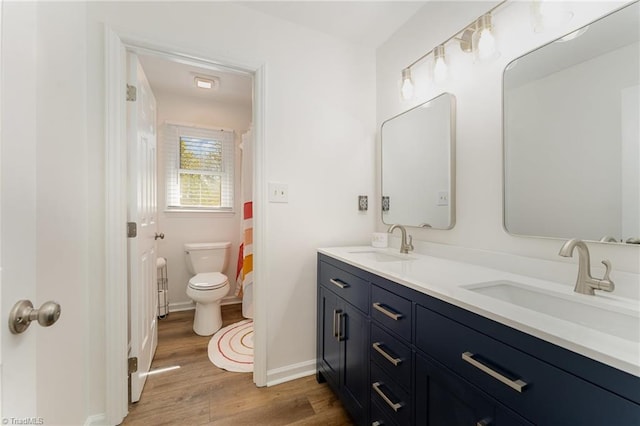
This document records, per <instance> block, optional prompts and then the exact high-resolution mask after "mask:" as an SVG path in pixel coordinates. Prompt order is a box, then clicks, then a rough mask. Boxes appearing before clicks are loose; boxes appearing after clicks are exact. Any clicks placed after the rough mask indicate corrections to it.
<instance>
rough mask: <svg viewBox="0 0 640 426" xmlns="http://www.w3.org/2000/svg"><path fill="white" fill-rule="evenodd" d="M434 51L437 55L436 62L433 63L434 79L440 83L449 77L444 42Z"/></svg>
mask: <svg viewBox="0 0 640 426" xmlns="http://www.w3.org/2000/svg"><path fill="white" fill-rule="evenodd" d="M433 52H434V53H433V55H434V56H435V62H434V64H433V81H435V82H436V83H437V84H440V83H443V82H444V81H445V80H446V79H447V62H446V60H445V55H444V44H441V45H440V46H436V48H435V49H434V50H433Z"/></svg>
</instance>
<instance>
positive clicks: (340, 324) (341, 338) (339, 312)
mask: <svg viewBox="0 0 640 426" xmlns="http://www.w3.org/2000/svg"><path fill="white" fill-rule="evenodd" d="M344 315H345V314H344V313H342V311H338V341H339V342H342V341H343V340H347V336H345V335H344V334H342V329H343V328H344V326H343V325H342V319H343V317H344Z"/></svg>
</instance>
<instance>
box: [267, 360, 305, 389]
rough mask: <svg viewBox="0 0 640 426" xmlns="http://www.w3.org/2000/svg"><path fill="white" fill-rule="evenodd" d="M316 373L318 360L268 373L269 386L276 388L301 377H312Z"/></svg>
mask: <svg viewBox="0 0 640 426" xmlns="http://www.w3.org/2000/svg"><path fill="white" fill-rule="evenodd" d="M315 373H316V360H315V359H312V360H309V361H304V362H300V363H298V364H293V365H287V366H285V367H280V368H274V369H273V370H268V371H267V386H275V385H279V384H280V383H284V382H289V381H291V380H295V379H299V378H301V377H307V376H312V375H314V374H315Z"/></svg>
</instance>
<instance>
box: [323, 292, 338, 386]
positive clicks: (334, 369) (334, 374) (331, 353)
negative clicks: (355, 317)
mask: <svg viewBox="0 0 640 426" xmlns="http://www.w3.org/2000/svg"><path fill="white" fill-rule="evenodd" d="M338 301H339V299H338V296H336V295H335V294H334V293H332V292H330V291H329V290H327V289H325V288H324V287H320V300H319V301H318V302H319V304H318V310H319V313H320V316H319V319H320V322H319V324H318V326H319V327H321V330H320V341H319V345H320V351H319V352H320V357H321V368H322V370H323V371H322V373H323V375H324V378H325V379H326V380H327V381H328V382H329V383H330V384H331V385H332V387H333V388H334V389H336V390H337V389H338V388H339V387H340V358H341V356H340V347H341V342H340V340H339V338H338V325H339V324H338V321H339V318H338V317H339V316H340V315H341V314H342V310H341V309H340V307H339V306H338Z"/></svg>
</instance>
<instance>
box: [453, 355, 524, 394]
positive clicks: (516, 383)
mask: <svg viewBox="0 0 640 426" xmlns="http://www.w3.org/2000/svg"><path fill="white" fill-rule="evenodd" d="M474 356H475V354H473V353H471V352H464V353H463V354H462V359H463V360H464V361H466V362H468V363H469V364H471V365H473V366H474V367H476V368H477V369H479V370H481V371H483V372H485V373H487V374H488V375H490V376H491V377H493V378H494V379H496V380H499V381H501V382H502V383H504V384H505V385H507V386H509V387H510V388H511V389H514V390H515V391H518V392H520V393H522V391H523V390H524V388H525V387H526V386H527V383H526V382H525V381H523V380H521V379H516V380H511V379H510V378H508V377H506V376H505V375H503V374H500V373H498V372H497V371H496V370H494V369H492V368H491V367H488V366H486V365H484V364H483V363H481V362H480V361H478V360H477V359H475V358H474Z"/></svg>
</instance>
